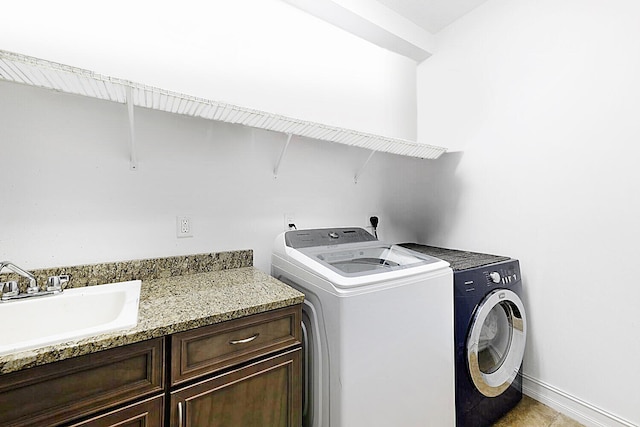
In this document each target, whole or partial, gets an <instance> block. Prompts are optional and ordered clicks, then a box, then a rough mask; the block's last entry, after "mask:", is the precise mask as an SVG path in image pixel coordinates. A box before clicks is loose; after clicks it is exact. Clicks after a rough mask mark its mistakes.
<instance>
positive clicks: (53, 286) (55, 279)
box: [47, 274, 70, 292]
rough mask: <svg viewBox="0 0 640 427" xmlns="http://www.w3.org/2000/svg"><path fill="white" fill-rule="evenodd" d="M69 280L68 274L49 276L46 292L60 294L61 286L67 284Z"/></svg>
mask: <svg viewBox="0 0 640 427" xmlns="http://www.w3.org/2000/svg"><path fill="white" fill-rule="evenodd" d="M69 280H70V278H69V275H68V274H62V275H60V276H51V277H49V278H48V279H47V291H53V292H62V285H64V284H65V283H67V282H69Z"/></svg>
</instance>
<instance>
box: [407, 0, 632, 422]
mask: <svg viewBox="0 0 640 427" xmlns="http://www.w3.org/2000/svg"><path fill="white" fill-rule="evenodd" d="M638 22H640V3H638V2H637V1H635V0H613V1H611V0H606V1H605V0H588V1H584V0H581V1H578V0H565V1H562V2H558V1H555V0H541V1H536V2H531V1H523V0H490V1H488V2H487V3H485V4H484V5H483V6H481V7H479V8H478V9H476V10H475V11H473V12H472V13H470V14H468V15H466V16H465V17H464V18H463V19H461V20H459V21H458V22H456V23H454V24H453V25H451V26H449V27H448V28H447V29H445V30H444V31H443V32H441V33H439V34H438V38H437V44H438V46H437V51H436V54H435V55H434V56H433V57H431V58H430V59H429V60H427V61H425V62H424V63H422V64H421V65H420V66H419V69H418V135H419V140H422V141H425V142H426V141H428V142H430V143H433V144H437V145H443V146H449V147H452V148H454V149H462V150H464V151H463V152H458V153H450V154H447V155H446V156H445V157H443V158H442V161H439V162H437V171H432V172H433V179H434V180H436V182H437V185H435V186H434V187H433V188H434V191H430V192H429V193H428V195H427V197H428V198H431V202H432V205H431V206H432V207H434V208H433V209H432V210H430V211H428V213H427V214H425V215H424V216H423V221H424V222H423V228H422V230H424V235H422V236H421V239H422V240H423V241H427V242H429V243H432V244H439V245H444V246H447V247H453V248H465V249H469V250H478V251H486V252H489V253H497V254H503V255H509V256H512V257H515V258H518V259H520V261H521V266H522V269H523V277H524V288H525V305H526V308H527V311H528V314H529V321H530V323H529V325H530V329H529V336H528V343H527V344H528V348H527V352H526V356H525V369H524V371H525V375H526V381H525V385H526V386H527V387H528V388H527V392H528V393H530V394H532V395H534V397H536V398H538V399H541V400H543V401H544V402H545V403H549V404H551V405H552V406H556V407H557V408H559V409H561V410H563V411H565V412H568V413H569V414H570V415H572V416H574V418H578V419H579V420H580V421H582V422H584V423H586V424H588V425H608V426H611V425H632V424H634V425H639V424H640V411H639V410H638V408H640V393H638V391H637V388H638V381H639V380H640V363H638V360H640V333H639V332H638V330H639V327H640V322H639V320H638V304H639V301H640V287H638V286H637V284H636V277H635V270H636V267H637V265H638V260H637V257H638V250H637V247H638V241H639V239H640V225H639V223H638V218H640V197H639V196H638V183H639V182H640V168H638V164H637V163H638V158H640V144H639V141H640V120H639V118H640V79H639V78H638V76H640V49H638V46H639V45H640V26H639V25H638ZM436 189H437V190H436ZM436 206H437V208H435V207H436ZM576 411H577V412H576ZM625 420H626V421H625Z"/></svg>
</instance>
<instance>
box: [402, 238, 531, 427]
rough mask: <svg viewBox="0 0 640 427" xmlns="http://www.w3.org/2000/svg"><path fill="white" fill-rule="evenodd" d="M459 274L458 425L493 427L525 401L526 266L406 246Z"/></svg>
mask: <svg viewBox="0 0 640 427" xmlns="http://www.w3.org/2000/svg"><path fill="white" fill-rule="evenodd" d="M402 246H405V247H407V248H410V249H412V250H415V251H419V252H421V253H425V254H430V255H431V256H437V257H438V258H441V259H444V260H447V261H449V262H450V264H451V267H452V268H453V270H454V276H453V278H454V298H455V299H454V307H455V308H454V310H455V360H456V425H457V426H459V427H485V426H490V425H491V424H492V423H494V422H495V421H497V420H498V419H499V418H500V417H502V416H503V415H504V414H506V413H507V412H508V411H509V410H510V409H512V408H513V407H514V406H515V405H516V404H517V403H518V402H519V401H520V400H521V399H522V377H521V375H520V373H521V371H522V362H523V357H524V350H525V341H526V334H527V317H526V313H525V309H524V305H523V303H522V300H521V297H522V277H521V273H520V264H519V262H518V261H517V260H515V259H510V258H507V257H499V256H495V255H488V254H480V253H476V252H465V251H456V250H450V249H443V248H435V247H431V246H423V245H417V244H403V245H402Z"/></svg>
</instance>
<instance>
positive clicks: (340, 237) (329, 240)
mask: <svg viewBox="0 0 640 427" xmlns="http://www.w3.org/2000/svg"><path fill="white" fill-rule="evenodd" d="M284 239H285V243H286V245H287V246H289V247H291V248H295V249H300V248H309V247H314V246H329V245H338V244H342V243H360V242H373V241H377V240H378V239H376V238H375V237H374V236H372V235H371V234H370V233H369V232H368V231H367V230H365V229H363V228H358V227H350V228H346V227H342V228H317V229H311V230H292V231H287V232H285V234H284Z"/></svg>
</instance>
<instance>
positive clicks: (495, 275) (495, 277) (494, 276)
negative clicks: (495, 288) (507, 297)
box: [489, 271, 500, 283]
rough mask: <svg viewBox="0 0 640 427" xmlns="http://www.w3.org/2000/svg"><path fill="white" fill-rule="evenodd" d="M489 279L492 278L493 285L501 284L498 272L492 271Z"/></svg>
mask: <svg viewBox="0 0 640 427" xmlns="http://www.w3.org/2000/svg"><path fill="white" fill-rule="evenodd" d="M489 278H491V281H492V282H493V283H500V273H498V272H497V271H492V272H491V273H489Z"/></svg>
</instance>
